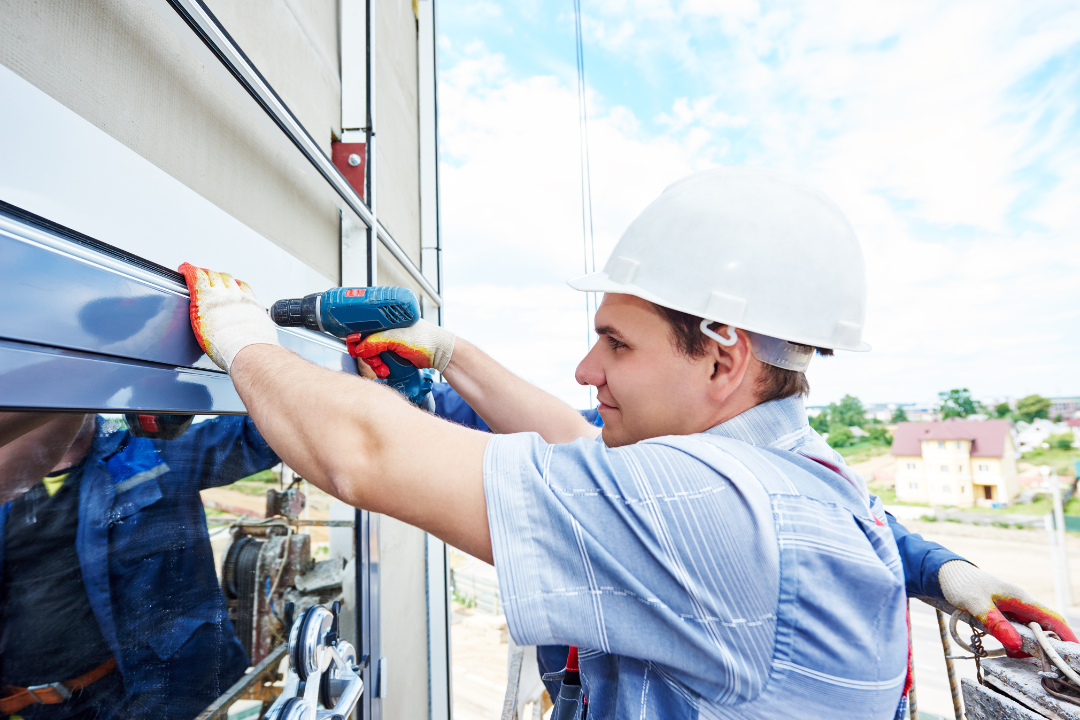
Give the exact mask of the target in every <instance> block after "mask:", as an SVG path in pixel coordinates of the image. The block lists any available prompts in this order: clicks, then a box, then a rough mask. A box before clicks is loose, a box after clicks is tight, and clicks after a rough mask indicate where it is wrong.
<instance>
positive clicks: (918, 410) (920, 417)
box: [904, 405, 941, 422]
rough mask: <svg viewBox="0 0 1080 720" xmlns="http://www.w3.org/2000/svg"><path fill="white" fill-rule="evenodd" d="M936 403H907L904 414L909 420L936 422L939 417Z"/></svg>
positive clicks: (938, 408)
mask: <svg viewBox="0 0 1080 720" xmlns="http://www.w3.org/2000/svg"><path fill="white" fill-rule="evenodd" d="M939 410H940V407H939V406H938V405H907V406H905V407H904V414H905V415H907V419H908V421H909V422H937V421H938V420H940V419H941V413H940V412H939Z"/></svg>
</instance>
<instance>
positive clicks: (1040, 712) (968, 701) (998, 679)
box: [909, 599, 1080, 720]
mask: <svg viewBox="0 0 1080 720" xmlns="http://www.w3.org/2000/svg"><path fill="white" fill-rule="evenodd" d="M924 602H927V603H928V604H930V605H932V606H934V607H935V609H936V610H937V616H938V625H939V628H940V630H941V641H942V647H943V648H944V649H945V658H946V668H947V672H948V675H949V686H950V689H951V691H952V699H953V716H954V717H955V718H956V720H964V719H965V718H966V719H967V720H983V719H984V718H985V719H987V720H989V719H990V718H1012V719H1014V720H1043V719H1044V718H1050V719H1051V720H1080V643H1074V642H1067V641H1063V640H1061V639H1060V638H1057V637H1056V636H1055V635H1054V634H1053V633H1047V632H1044V631H1043V630H1042V629H1041V628H1040V627H1039V625H1038V623H1029V624H1028V625H1023V624H1021V623H1016V622H1014V623H1012V625H1013V627H1014V628H1015V629H1016V631H1017V632H1018V633H1019V634H1020V638H1021V641H1022V643H1023V652H1025V653H1027V654H1028V655H1030V656H1031V657H1027V658H1008V657H1003V656H1004V654H1005V651H1004V649H998V650H989V651H987V650H985V649H984V648H983V647H982V637H984V636H985V635H986V633H985V628H983V626H982V624H981V623H980V622H979V621H978V620H977V619H975V618H973V617H972V616H970V615H969V614H967V613H965V612H963V611H962V610H957V609H955V608H953V607H951V606H949V605H948V604H947V603H943V602H941V601H937V600H926V599H924ZM958 622H963V623H967V624H968V625H969V626H970V628H971V639H970V641H965V640H964V639H963V638H962V637H961V635H960V633H959V631H958V629H957V623H958ZM950 636H951V639H952V642H954V643H956V645H957V646H959V647H960V648H961V649H962V650H963V651H965V652H967V653H970V655H967V656H962V655H954V654H952V653H953V652H954V651H953V649H952V645H951V644H950V641H949V638H950ZM955 660H974V661H975V664H976V674H977V677H978V682H971V681H970V680H968V679H967V678H964V679H963V680H960V679H959V678H958V677H957V675H956V673H955V671H954V670H953V665H954V662H953V661H955ZM914 691H915V688H914V686H913V687H912V690H911V694H910V695H909V699H911V696H913V695H914ZM961 698H962V701H961ZM912 706H914V703H912Z"/></svg>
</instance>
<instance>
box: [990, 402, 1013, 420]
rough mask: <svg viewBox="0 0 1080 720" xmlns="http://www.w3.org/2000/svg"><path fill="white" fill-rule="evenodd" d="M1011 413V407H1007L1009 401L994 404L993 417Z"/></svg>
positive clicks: (1005, 415)
mask: <svg viewBox="0 0 1080 720" xmlns="http://www.w3.org/2000/svg"><path fill="white" fill-rule="evenodd" d="M1010 415H1012V408H1011V407H1009V403H999V404H998V405H996V406H994V417H996V418H1007V417H1009V416H1010Z"/></svg>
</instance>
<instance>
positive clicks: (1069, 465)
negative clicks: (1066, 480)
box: [1023, 448, 1080, 477]
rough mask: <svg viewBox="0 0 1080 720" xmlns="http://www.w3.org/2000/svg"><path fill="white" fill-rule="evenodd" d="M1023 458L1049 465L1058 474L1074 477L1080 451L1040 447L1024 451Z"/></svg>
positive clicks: (1033, 462)
mask: <svg viewBox="0 0 1080 720" xmlns="http://www.w3.org/2000/svg"><path fill="white" fill-rule="evenodd" d="M1023 459H1024V461H1025V462H1029V463H1031V464H1032V465H1036V466H1038V465H1049V466H1050V468H1051V469H1052V470H1053V471H1054V472H1056V473H1057V474H1058V475H1068V476H1069V477H1073V476H1074V474H1075V473H1076V461H1077V460H1080V451H1078V450H1053V449H1050V450H1044V449H1043V448H1038V449H1035V450H1032V451H1031V452H1026V453H1024V455H1023Z"/></svg>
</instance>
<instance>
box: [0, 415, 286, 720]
mask: <svg viewBox="0 0 1080 720" xmlns="http://www.w3.org/2000/svg"><path fill="white" fill-rule="evenodd" d="M98 421H99V422H98V432H97V434H96V436H95V437H94V441H93V445H92V447H91V449H90V453H89V454H88V455H87V457H86V461H85V465H84V470H83V476H82V480H81V485H80V491H79V527H78V535H77V540H76V549H77V552H78V557H79V565H80V567H81V569H82V575H83V583H84V585H85V587H86V592H87V594H88V596H89V599H90V604H91V607H92V608H93V611H94V616H95V618H96V619H97V622H98V625H99V627H100V629H101V633H102V635H103V636H104V637H105V641H106V642H107V643H108V645H109V647H110V648H111V649H112V651H113V654H114V656H115V658H116V661H117V663H118V666H119V670H120V672H121V674H122V676H123V680H124V690H125V694H126V698H127V707H125V708H124V710H123V711H122V714H123V716H124V717H129V718H144V717H145V718H150V717H152V718H167V719H172V718H177V719H181V718H182V719H184V720H190V719H191V718H193V717H195V716H196V715H198V714H199V713H200V712H201V711H202V710H204V709H205V708H206V706H207V705H208V704H209V703H210V702H211V701H213V700H214V699H215V698H216V697H217V696H218V695H220V694H221V693H222V692H224V691H225V690H226V689H228V688H229V686H230V685H231V684H232V683H233V682H235V681H236V679H237V678H239V677H240V675H242V674H243V672H244V670H245V669H246V668H247V666H248V659H247V657H246V656H245V653H244V650H243V648H242V647H241V646H240V643H239V641H238V640H237V639H236V635H235V633H234V631H233V628H232V624H231V623H230V622H229V620H228V616H227V611H226V606H225V597H224V595H223V594H222V592H221V589H220V586H219V585H218V579H217V575H216V572H215V569H214V556H213V552H212V550H211V547H210V537H209V534H208V532H207V526H206V516H205V514H204V512H203V506H202V501H201V499H200V497H199V491H200V490H203V489H206V488H209V487H216V486H220V485H228V484H229V483H232V482H234V481H236V480H239V479H240V478H243V477H246V476H248V475H251V474H253V473H256V472H259V471H260V470H265V469H267V468H270V467H273V466H274V465H276V464H277V463H278V462H279V460H278V457H277V455H275V454H274V452H273V451H272V450H271V449H270V447H269V446H268V445H267V444H266V442H265V441H264V440H263V439H262V436H261V435H259V433H258V431H257V430H256V429H255V425H254V423H252V422H251V420H250V419H248V418H244V417H219V418H215V419H213V420H207V421H205V422H201V423H197V424H195V425H192V427H191V428H190V429H189V430H188V431H187V432H185V433H184V434H183V435H182V436H181V437H179V438H178V439H176V440H171V441H163V440H150V439H147V438H138V437H134V436H132V435H131V434H130V433H128V432H127V431H124V430H114V431H112V432H108V431H106V430H103V429H102V426H103V425H104V424H105V423H104V422H103V419H102V418H99V419H98ZM9 510H10V504H7V505H4V506H3V507H2V508H0V538H3V537H4V532H5V526H6V523H7V517H8V512H9ZM3 553H4V549H3V547H2V543H0V572H2V568H3ZM72 652H78V648H72ZM56 679H57V680H66V679H68V678H56Z"/></svg>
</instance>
